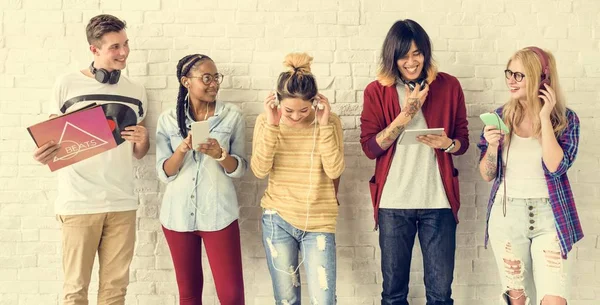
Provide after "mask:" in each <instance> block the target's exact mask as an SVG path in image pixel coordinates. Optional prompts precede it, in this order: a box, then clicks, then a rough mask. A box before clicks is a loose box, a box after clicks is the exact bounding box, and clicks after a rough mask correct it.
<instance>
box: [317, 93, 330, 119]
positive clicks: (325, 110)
mask: <svg viewBox="0 0 600 305" xmlns="http://www.w3.org/2000/svg"><path fill="white" fill-rule="evenodd" d="M316 99H317V101H318V104H317V106H316V108H315V111H316V113H317V120H318V122H319V125H322V126H325V125H329V114H330V113H331V105H329V100H328V99H327V97H325V95H323V94H321V93H317V97H316ZM319 105H321V107H319Z"/></svg>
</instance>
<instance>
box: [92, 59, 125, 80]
mask: <svg viewBox="0 0 600 305" xmlns="http://www.w3.org/2000/svg"><path fill="white" fill-rule="evenodd" d="M90 73H92V74H93V75H94V78H95V79H96V80H97V81H98V82H100V83H102V84H107V83H108V84H111V85H114V84H116V83H118V82H119V78H120V77H121V70H113V71H111V72H109V71H107V70H106V69H102V68H100V69H96V67H94V62H93V61H92V63H91V64H90Z"/></svg>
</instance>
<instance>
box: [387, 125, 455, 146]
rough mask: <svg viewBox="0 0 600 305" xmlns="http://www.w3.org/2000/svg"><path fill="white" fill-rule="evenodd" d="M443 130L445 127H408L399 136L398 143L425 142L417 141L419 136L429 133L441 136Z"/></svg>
mask: <svg viewBox="0 0 600 305" xmlns="http://www.w3.org/2000/svg"><path fill="white" fill-rule="evenodd" d="M443 132H444V128H429V129H407V130H405V131H404V132H403V133H402V134H401V135H400V137H399V138H398V145H411V144H423V143H421V142H419V141H417V137H419V136H427V135H438V136H441V135H442V134H443Z"/></svg>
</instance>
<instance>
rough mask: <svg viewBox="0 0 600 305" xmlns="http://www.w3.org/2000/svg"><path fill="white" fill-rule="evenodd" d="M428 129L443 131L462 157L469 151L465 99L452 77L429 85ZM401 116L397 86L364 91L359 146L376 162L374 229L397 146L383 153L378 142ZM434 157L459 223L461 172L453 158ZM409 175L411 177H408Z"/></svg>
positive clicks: (376, 85)
mask: <svg viewBox="0 0 600 305" xmlns="http://www.w3.org/2000/svg"><path fill="white" fill-rule="evenodd" d="M422 111H423V115H424V117H425V121H426V122H427V126H428V127H429V128H439V127H443V128H444V130H445V131H446V134H447V135H448V137H450V138H451V139H455V140H457V141H460V144H461V146H460V149H459V150H458V151H457V152H455V153H453V154H454V155H462V154H464V153H465V152H466V151H467V149H468V148H469V129H468V127H467V125H468V122H467V110H466V106H465V97H464V95H463V91H462V88H461V86H460V83H459V82H458V80H457V79H456V78H455V77H454V76H452V75H449V74H446V73H442V72H440V73H438V74H437V76H436V78H435V80H434V81H433V82H431V84H430V85H429V93H428V95H427V99H426V100H425V103H424V104H423V107H422ZM398 114H400V103H399V100H398V91H397V90H396V86H395V85H393V86H387V87H386V86H382V85H381V84H380V83H379V82H378V81H374V82H372V83H370V84H369V85H368V86H367V88H365V93H364V105H363V111H362V114H361V116H360V121H361V126H360V130H361V132H360V144H361V146H362V149H363V151H364V152H365V154H366V155H367V157H368V158H369V159H377V162H376V164H375V175H374V176H373V177H372V178H371V181H369V188H370V191H371V200H372V203H373V207H374V213H375V228H377V224H378V219H377V215H378V210H379V202H380V200H381V194H382V193H383V186H384V185H385V181H386V179H387V175H388V173H389V170H390V166H391V164H392V159H393V157H394V153H395V151H396V145H392V146H391V147H390V148H388V149H387V150H383V149H381V147H380V146H379V144H377V142H376V140H375V138H376V136H377V134H378V133H379V132H380V131H382V130H383V129H385V128H386V127H387V126H389V125H390V124H391V123H392V121H393V120H394V119H395V118H396V117H397V116H398ZM435 154H436V157H437V161H438V167H439V169H440V174H441V176H442V183H443V184H444V190H445V191H446V196H448V201H449V202H450V207H451V208H452V212H453V214H454V218H455V219H456V222H458V208H459V207H460V194H459V188H458V170H457V169H456V168H454V163H453V161H452V156H451V154H448V153H445V152H443V151H442V150H439V149H436V150H435ZM407 174H408V175H410V173H407Z"/></svg>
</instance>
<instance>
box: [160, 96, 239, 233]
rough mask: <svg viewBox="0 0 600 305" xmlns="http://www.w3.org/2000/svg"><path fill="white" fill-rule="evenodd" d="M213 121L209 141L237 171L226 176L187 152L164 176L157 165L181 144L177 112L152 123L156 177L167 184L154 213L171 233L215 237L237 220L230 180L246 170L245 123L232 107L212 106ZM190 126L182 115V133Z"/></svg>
mask: <svg viewBox="0 0 600 305" xmlns="http://www.w3.org/2000/svg"><path fill="white" fill-rule="evenodd" d="M215 107H216V108H215V115H214V116H212V117H210V118H208V123H209V126H210V127H209V131H210V137H211V138H214V139H216V140H217V141H218V142H219V144H220V145H221V146H222V147H223V148H224V149H225V150H226V151H227V152H228V153H229V155H230V156H232V157H233V158H235V159H237V161H238V166H237V168H236V169H235V170H234V171H233V172H231V173H227V172H226V171H225V169H224V168H223V167H222V166H221V165H220V164H219V162H217V161H216V160H215V159H213V158H211V157H210V156H207V155H204V154H202V153H200V152H197V151H193V150H190V151H189V152H188V153H187V154H186V155H185V158H184V161H183V165H182V167H181V169H180V170H179V172H178V173H177V174H175V175H173V176H170V177H169V176H167V174H166V173H165V171H164V168H163V164H164V163H165V161H166V160H167V159H168V158H170V157H171V156H172V155H173V152H174V151H175V150H176V149H177V147H178V146H179V144H180V143H181V141H183V138H182V136H181V133H180V132H179V127H178V126H177V112H176V110H175V109H170V110H167V111H165V112H163V113H162V114H161V115H160V117H159V119H158V127H157V130H156V172H157V173H158V178H159V179H160V180H161V181H162V182H164V183H166V184H167V187H166V190H165V193H164V196H163V199H162V206H161V209H160V222H161V224H162V225H163V226H164V227H165V228H167V229H169V230H173V231H179V232H190V231H218V230H221V229H224V228H225V227H227V226H228V225H229V224H231V223H232V222H233V221H235V220H236V219H237V218H238V216H239V211H238V201H237V196H236V193H235V188H234V185H233V181H232V179H231V178H240V177H242V176H243V175H244V173H245V172H246V170H247V169H248V162H247V160H246V154H245V121H244V119H243V117H242V112H241V111H240V110H239V108H237V107H236V106H234V105H232V104H224V103H221V102H217V103H216V106H215ZM192 122H194V120H193V119H192V118H191V116H190V114H189V111H186V125H187V128H188V130H190V129H191V124H192Z"/></svg>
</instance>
